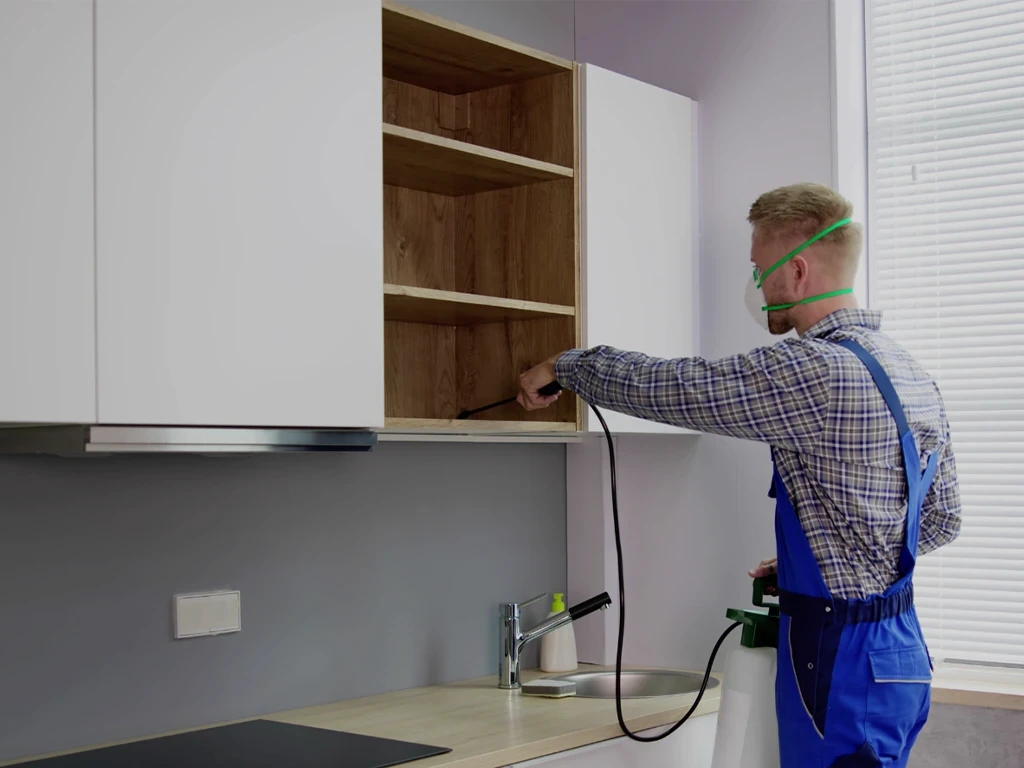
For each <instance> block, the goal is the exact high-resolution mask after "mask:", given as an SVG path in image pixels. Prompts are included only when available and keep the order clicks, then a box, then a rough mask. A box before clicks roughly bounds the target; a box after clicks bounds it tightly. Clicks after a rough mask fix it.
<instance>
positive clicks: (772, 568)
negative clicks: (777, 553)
mask: <svg viewBox="0 0 1024 768" xmlns="http://www.w3.org/2000/svg"><path fill="white" fill-rule="evenodd" d="M778 571H779V558H777V557H773V558H772V559H771V560H762V561H761V564H760V565H759V566H757V567H756V568H754V569H752V570H750V571H748V572H747V573H748V574H749V575H750V578H752V579H760V578H764V577H765V576H774V575H775V574H776V573H778ZM764 593H765V594H766V595H774V594H775V587H765V590H764Z"/></svg>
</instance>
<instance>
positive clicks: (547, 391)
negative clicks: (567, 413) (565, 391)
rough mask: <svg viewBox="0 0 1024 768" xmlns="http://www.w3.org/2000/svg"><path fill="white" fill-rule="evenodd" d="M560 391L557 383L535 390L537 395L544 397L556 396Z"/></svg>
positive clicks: (553, 382) (560, 388)
mask: <svg viewBox="0 0 1024 768" xmlns="http://www.w3.org/2000/svg"><path fill="white" fill-rule="evenodd" d="M561 391H562V385H561V384H559V383H558V382H557V381H552V382H551V383H550V384H545V385H544V386H543V387H541V388H540V389H538V390H537V394H539V395H543V396H544V397H551V396H552V395H557V394H558V393H559V392H561Z"/></svg>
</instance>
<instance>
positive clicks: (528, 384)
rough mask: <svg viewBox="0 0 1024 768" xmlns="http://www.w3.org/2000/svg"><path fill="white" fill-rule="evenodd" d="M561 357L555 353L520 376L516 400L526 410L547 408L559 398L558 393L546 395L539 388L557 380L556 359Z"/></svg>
mask: <svg viewBox="0 0 1024 768" xmlns="http://www.w3.org/2000/svg"><path fill="white" fill-rule="evenodd" d="M559 357H560V355H555V356H554V357H552V358H551V359H550V360H545V361H544V362H543V363H541V364H540V365H537V366H534V367H533V368H531V369H530V370H528V371H527V372H526V373H524V374H523V375H521V376H520V377H519V394H518V395H517V396H516V400H518V401H519V404H520V405H521V406H523V408H525V409H526V410H528V411H536V410H537V409H538V408H547V407H548V406H549V405H551V404H552V403H553V402H555V400H557V399H558V395H550V396H548V397H545V396H544V395H542V394H540V393H539V392H538V390H539V389H540V388H541V387H546V386H547V385H548V384H550V383H551V382H552V381H554V380H555V361H556V360H558V358H559Z"/></svg>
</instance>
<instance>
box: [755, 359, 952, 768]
mask: <svg viewBox="0 0 1024 768" xmlns="http://www.w3.org/2000/svg"><path fill="white" fill-rule="evenodd" d="M835 343H837V344H840V345H842V346H844V347H846V348H847V349H849V350H850V351H851V352H852V353H854V354H856V355H857V356H858V357H859V358H860V359H861V361H862V362H863V363H864V365H865V366H867V368H868V370H869V371H870V372H871V376H872V378H873V379H874V381H875V384H876V385H877V386H878V389H879V391H880V392H881V393H882V397H883V398H884V399H885V402H886V405H888V407H889V410H890V412H891V413H892V416H893V418H894V419H895V420H896V425H897V427H898V431H899V436H900V443H901V446H902V449H903V463H904V469H905V471H906V476H907V519H906V529H905V533H904V541H903V546H902V549H901V552H900V559H899V580H898V581H897V582H896V583H895V584H893V585H892V586H891V587H890V588H889V589H887V590H886V591H885V592H884V593H883V594H881V595H873V596H871V597H869V598H867V599H864V600H844V599H840V598H837V597H833V596H832V594H831V593H830V592H829V590H828V588H827V587H826V586H825V580H824V579H823V578H822V575H821V571H820V570H819V568H818V564H817V561H816V560H815V558H814V555H813V553H812V552H811V547H810V545H809V544H808V542H807V537H806V536H805V535H804V531H803V528H802V527H801V525H800V521H799V520H798V519H797V515H796V512H795V511H794V509H793V505H792V503H791V502H790V500H789V495H788V494H787V492H786V488H785V486H784V485H783V482H782V478H781V477H780V476H779V472H778V468H777V467H776V468H775V471H774V474H773V479H772V491H771V493H770V494H769V495H771V496H774V497H775V536H776V544H777V548H778V581H779V607H780V612H781V614H782V615H781V617H780V623H779V649H778V650H779V663H778V673H777V678H776V710H777V714H778V720H779V751H780V755H781V761H782V763H781V764H782V768H797V766H799V767H800V768H810V767H811V766H813V767H814V768H819V767H820V768H831V767H832V766H835V767H836V768H861V767H863V768H868V767H869V766H879V765H884V766H901V767H902V766H905V765H906V763H907V758H908V757H909V753H910V748H911V747H912V746H913V744H914V741H915V740H916V738H917V735H918V733H919V732H920V730H921V728H922V726H923V725H924V723H925V720H926V719H927V717H928V711H929V706H930V701H931V662H930V659H929V656H928V650H927V648H926V646H925V642H924V637H923V635H922V633H921V627H920V624H919V623H918V620H917V613H916V611H915V609H914V597H913V584H912V582H911V577H912V575H913V571H914V562H915V560H916V557H917V541H918V533H919V531H920V522H921V504H922V502H923V501H924V497H925V494H926V493H927V491H928V488H929V486H930V485H931V482H932V478H933V477H934V475H935V467H936V463H937V459H936V457H937V455H938V452H935V453H933V454H932V455H931V456H930V457H929V459H928V462H927V466H926V469H925V470H924V472H921V469H920V467H921V459H920V456H919V454H918V452H917V444H916V443H915V441H914V436H913V434H912V433H911V431H910V427H909V426H908V424H907V419H906V416H905V415H904V413H903V407H902V405H901V404H900V401H899V397H898V396H897V394H896V390H895V389H894V388H893V385H892V382H890V380H889V377H888V376H887V375H886V373H885V371H884V370H883V369H882V366H881V365H880V364H879V363H878V361H877V360H876V359H875V358H874V357H873V356H872V355H871V354H870V353H869V352H868V351H867V350H865V349H864V348H863V347H862V346H860V345H859V344H858V343H857V342H855V341H852V340H848V339H844V340H841V341H836V342H835Z"/></svg>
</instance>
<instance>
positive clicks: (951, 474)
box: [917, 395, 961, 555]
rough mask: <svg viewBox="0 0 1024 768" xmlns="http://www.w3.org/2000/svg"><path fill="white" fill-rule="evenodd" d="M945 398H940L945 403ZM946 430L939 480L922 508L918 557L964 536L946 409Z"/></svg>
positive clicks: (944, 422) (944, 412)
mask: <svg viewBox="0 0 1024 768" xmlns="http://www.w3.org/2000/svg"><path fill="white" fill-rule="evenodd" d="M941 401H942V397H941V395H940V396H939V402H940V403H941ZM942 428H943V431H944V433H945V439H944V441H943V444H942V448H941V449H940V450H941V453H940V454H939V466H938V468H937V469H936V470H935V478H934V479H933V480H932V485H931V487H930V488H929V489H928V493H927V494H926V495H925V497H924V503H923V504H922V506H921V533H920V536H919V538H918V542H917V553H918V555H926V554H928V553H929V552H933V551H934V550H936V549H938V548H939V547H941V546H943V545H945V544H949V543H950V542H951V541H953V540H954V539H956V537H957V536H959V535H960V514H961V513H960V486H959V483H958V482H957V476H956V459H955V458H954V456H953V441H952V438H951V435H950V431H949V422H948V421H947V419H946V409H945V408H944V407H943V408H942Z"/></svg>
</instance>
